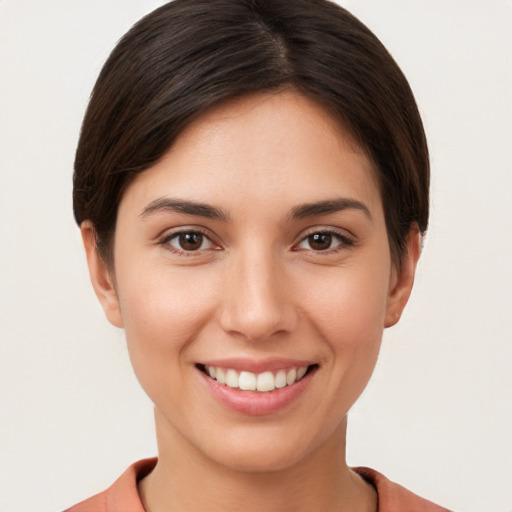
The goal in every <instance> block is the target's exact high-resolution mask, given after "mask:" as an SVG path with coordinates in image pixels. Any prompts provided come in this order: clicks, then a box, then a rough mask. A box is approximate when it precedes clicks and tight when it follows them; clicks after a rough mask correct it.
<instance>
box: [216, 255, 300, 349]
mask: <svg viewBox="0 0 512 512" xmlns="http://www.w3.org/2000/svg"><path fill="white" fill-rule="evenodd" d="M289 285H290V283H287V278H286V273H285V272H283V269H282V268H280V266H279V264H278V263H277V262H276V260H275V258H272V255H269V254H261V253H260V254H259V255H258V254H252V255H246V256H240V257H239V258H237V260H236V261H235V262H232V263H231V266H230V271H229V272H228V273H227V276H226V282H225V283H224V289H223V290H222V292H221V293H222V295H223V301H222V306H221V308H222V309H221V311H220V323H221V327H222V328H223V329H224V330H225V331H226V332H228V333H230V334H231V335H235V336H238V337H242V338H245V339H247V340H250V341H262V340H267V339H270V338H273V337H275V335H277V334H285V333H289V332H291V331H293V329H294V328H295V326H296V324H297V320H298V315H297V310H296V308H295V307H294V300H293V293H292V289H291V287H290V286H289Z"/></svg>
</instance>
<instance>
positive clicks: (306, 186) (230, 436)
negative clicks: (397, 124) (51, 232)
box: [83, 92, 413, 471]
mask: <svg viewBox="0 0 512 512" xmlns="http://www.w3.org/2000/svg"><path fill="white" fill-rule="evenodd" d="M87 229H88V228H87V226H85V227H84V228H83V231H84V232H85V235H84V238H85V239H87V233H86V232H87ZM86 246H87V240H86ZM88 253H89V263H90V265H91V274H92V275H93V283H94V282H95V287H96V291H97V292H98V295H99V296H100V300H101V301H102V303H103V306H104V308H105V311H106V313H107V316H108V317H109V319H110V320H111V322H112V323H114V324H116V325H118V326H120V327H124V329H125V331H126V339H127V343H128V348H129V352H130V357H131V360H132V363H133V366H134V369H135V373H136V375H137V377H138V379H139V381H140V383H141V384H142V386H143V387H144V389H145V391H146V392H147V394H148V395H149V397H150V398H151V399H152V401H153V402H154V404H155V407H156V418H157V430H158V431H159V432H160V434H161V437H162V438H166V439H169V440H171V439H172V440H174V441H173V442H178V443H181V444H183V445H187V446H188V447H189V449H191V450H194V451H196V452H197V453H200V454H202V455H203V456H206V457H208V459H210V460H213V461H216V462H219V463H221V464H223V465H227V466H230V467H234V468H239V469H240V468H241V469H246V470H259V471H261V470H271V469H277V468H284V467H287V466H290V465H292V464H294V463H296V462H298V461H300V460H305V459H307V458H308V457H310V456H313V454H315V453H317V452H319V451H321V450H322V447H325V446H327V445H328V444H329V443H330V442H332V440H333V439H338V438H339V436H340V432H341V429H342V427H343V425H344V418H345V415H346V414H347V412H348V410H349V408H350V407H351V405H352V404H353V403H354V401H355V400H356V399H357V397H358V396H359V395H360V393H361V392H362V390H363V389H364V387H365V386H366V384H367V382H368V380H369V378H370V375H371V373H372V371H373V368H374V365H375V362H376V359H377V354H378V351H379V345H380V341H381V337H382V332H383V328H384V327H385V326H387V325H391V324H392V323H394V321H396V319H397V315H399V314H400V312H401V309H402V308H403V306H404V305H405V301H406V300H407V296H408V292H409V291H410V285H412V278H410V279H408V280H407V279H405V281H407V282H405V281H404V278H403V276H402V274H400V273H399V272H397V271H396V270H395V269H394V267H393V265H392V261H391V257H390V250H389V244H388V238H387V233H386V226H385V222H384V214H383V208H382V204H381V199H380V195H379V190H378V185H377V181H376V178H375V172H374V169H373V167H372V163H371V162H370V160H369V159H368V158H367V157H366V156H365V155H364V153H363V152H362V151H360V150H359V149H358V148H357V146H356V145H355V144H354V143H353V142H352V140H351V139H350V137H348V136H347V135H346V134H345V133H344V132H343V130H341V129H340V128H339V126H337V125H336V123H335V122H334V121H333V120H332V119H331V117H330V116H329V115H328V114H327V113H326V111H324V110H323V109H322V108H321V107H320V106H318V105H316V104H315V103H312V102H311V101H309V100H307V99H305V98H304V97H302V96H300V95H298V94H296V93H292V92H286V93H279V94H272V95H271V94H267V95H257V96H252V97H248V98H244V99H241V100H237V101H232V102H229V103H226V104H224V105H222V106H219V107H217V108H215V109H213V110H211V111H209V112H208V113H207V114H204V115H203V116H202V117H201V118H199V120H197V121H196V122H194V123H193V124H192V125H190V126H189V127H188V128H187V129H186V131H185V132H184V133H182V135H181V136H180V138H179V139H178V140H177V141H176V143H175V144H174V145H173V147H172V148H171V150H170V151H169V152H168V153H167V154H166V155H165V157H164V158H163V159H162V160H161V161H160V162H159V163H158V164H156V165H155V166H154V167H152V168H150V169H149V170H147V171H145V172H144V173H142V174H140V175H139V176H138V177H137V178H136V179H135V180H134V181H133V182H132V183H131V185H130V186H129V187H128V189H127V190H126V192H125V194H124V196H123V198H122V201H121V204H120V207H119V212H118V221H117V226H116V234H115V242H114V266H115V267H114V275H113V277H112V276H111V277H110V278H109V276H108V273H107V272H106V271H104V269H103V270H102V269H101V263H98V261H97V260H95V259H94V254H93V253H94V251H92V250H89V251H88ZM94 261H96V263H94ZM409 267H410V266H409ZM409 267H408V264H407V261H406V263H405V268H409ZM102 272H103V274H102ZM409 273H410V272H409ZM412 274H413V271H412ZM95 276H96V277H95ZM98 276H99V277H98ZM102 276H103V277H102ZM409 281H410V282H409ZM404 283H405V284H404ZM404 297H405V298H404ZM176 440H178V441H176ZM343 442H344V441H343ZM262 453H264V454H266V455H265V457H262Z"/></svg>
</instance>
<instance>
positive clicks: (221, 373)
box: [215, 368, 226, 384]
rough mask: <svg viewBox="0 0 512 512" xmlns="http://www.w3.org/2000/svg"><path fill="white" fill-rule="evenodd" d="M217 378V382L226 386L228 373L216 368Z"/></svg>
mask: <svg viewBox="0 0 512 512" xmlns="http://www.w3.org/2000/svg"><path fill="white" fill-rule="evenodd" d="M215 378H216V379H217V382H220V383H221V384H226V372H225V371H224V370H223V369H222V368H215Z"/></svg>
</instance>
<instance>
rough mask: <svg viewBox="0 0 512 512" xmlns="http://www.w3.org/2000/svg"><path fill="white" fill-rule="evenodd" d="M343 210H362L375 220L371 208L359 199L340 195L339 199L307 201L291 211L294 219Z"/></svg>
mask: <svg viewBox="0 0 512 512" xmlns="http://www.w3.org/2000/svg"><path fill="white" fill-rule="evenodd" d="M342 210H360V211H362V212H363V213H364V214H365V215H366V216H367V217H368V218H369V219H370V220H373V217H372V214H371V213H370V209H369V208H368V207H367V206H366V205H365V204H364V203H362V202H361V201H358V200H357V199H350V198H345V197H340V198H337V199H329V200H327V201H318V202H316V203H305V204H301V205H299V206H296V207H295V208H294V209H293V210H292V212H291V218H292V219H304V218H305V217H313V216H315V215H328V214H330V213H336V212H339V211H342Z"/></svg>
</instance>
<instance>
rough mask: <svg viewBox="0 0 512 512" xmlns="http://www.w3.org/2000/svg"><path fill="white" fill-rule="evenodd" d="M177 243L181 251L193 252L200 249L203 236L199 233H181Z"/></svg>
mask: <svg viewBox="0 0 512 512" xmlns="http://www.w3.org/2000/svg"><path fill="white" fill-rule="evenodd" d="M179 243H180V247H181V248H182V249H183V250H185V251H195V250H197V249H199V248H200V247H201V245H202V243H203V235H202V234H201V233H181V234H180V236H179Z"/></svg>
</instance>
